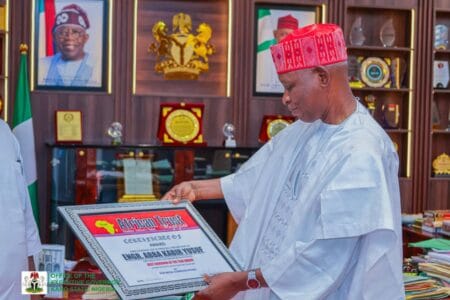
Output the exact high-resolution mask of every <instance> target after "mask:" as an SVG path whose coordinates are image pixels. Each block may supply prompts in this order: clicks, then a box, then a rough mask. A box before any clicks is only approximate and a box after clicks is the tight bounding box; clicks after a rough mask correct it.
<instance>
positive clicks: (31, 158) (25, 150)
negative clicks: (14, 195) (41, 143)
mask: <svg viewBox="0 0 450 300" xmlns="http://www.w3.org/2000/svg"><path fill="white" fill-rule="evenodd" d="M25 47H26V46H25V45H21V47H20V48H21V49H20V51H21V55H20V68H19V78H18V80H17V91H16V99H15V101H14V113H13V124H12V125H13V133H14V135H15V136H16V138H17V140H18V141H19V144H20V150H21V153H22V159H23V165H24V173H25V179H26V182H27V185H28V192H29V193H30V199H31V206H32V207H33V214H34V218H35V220H36V224H37V225H38V226H39V205H38V199H37V173H36V152H35V148H34V131H33V119H32V117H31V101H30V85H29V83H28V66H27V51H26V50H25Z"/></svg>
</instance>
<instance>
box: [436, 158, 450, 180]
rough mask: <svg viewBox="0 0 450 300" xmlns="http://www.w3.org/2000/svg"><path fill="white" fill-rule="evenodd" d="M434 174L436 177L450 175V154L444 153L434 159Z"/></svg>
mask: <svg viewBox="0 0 450 300" xmlns="http://www.w3.org/2000/svg"><path fill="white" fill-rule="evenodd" d="M433 175H434V176H435V177H450V156H448V155H447V154H446V153H442V154H441V155H439V156H438V157H436V158H435V159H434V160H433Z"/></svg>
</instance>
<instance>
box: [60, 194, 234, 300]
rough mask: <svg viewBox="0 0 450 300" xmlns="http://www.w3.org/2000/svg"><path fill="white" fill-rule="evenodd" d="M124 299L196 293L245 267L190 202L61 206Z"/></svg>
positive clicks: (79, 236) (72, 227) (68, 221)
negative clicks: (209, 279)
mask: <svg viewBox="0 0 450 300" xmlns="http://www.w3.org/2000/svg"><path fill="white" fill-rule="evenodd" d="M58 210H59V212H60V213H61V214H62V215H63V217H64V218H65V220H66V221H67V223H68V224H69V226H70V227H71V229H72V230H73V231H74V232H75V234H76V235H77V236H78V238H79V239H80V240H81V242H82V243H83V245H84V246H85V247H86V249H87V250H88V252H89V254H90V255H91V256H92V258H93V259H94V260H95V262H96V263H97V264H98V266H99V267H100V269H101V270H102V271H103V273H104V274H105V276H106V277H107V278H108V280H109V282H110V283H111V285H112V286H113V288H114V289H115V290H116V292H117V293H118V294H119V296H120V298H121V299H124V300H127V299H144V298H145V299H148V298H152V297H163V296H168V295H174V294H180V293H187V292H194V291H198V290H200V289H202V288H204V287H205V286H206V285H207V284H206V282H205V281H204V279H203V275H204V274H217V273H222V272H234V271H240V270H241V269H240V266H239V265H238V263H237V262H236V260H235V259H234V258H233V257H232V256H231V254H230V253H229V251H228V249H227V248H226V246H225V245H224V244H223V243H222V241H221V240H220V239H219V238H218V237H217V235H216V234H215V233H214V232H213V230H212V229H211V228H210V227H209V225H208V224H207V223H206V222H205V221H204V219H203V218H202V217H201V216H200V214H199V213H198V212H197V210H196V209H195V208H194V207H193V206H192V204H191V203H190V202H188V201H182V202H181V203H180V204H178V205H173V204H172V203H170V202H169V201H157V202H147V203H142V202H135V203H116V204H96V205H76V206H60V207H59V208H58Z"/></svg>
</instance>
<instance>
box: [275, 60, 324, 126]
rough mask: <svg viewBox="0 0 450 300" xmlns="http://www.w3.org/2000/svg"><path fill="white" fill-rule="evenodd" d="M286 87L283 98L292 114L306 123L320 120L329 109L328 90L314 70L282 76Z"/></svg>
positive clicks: (282, 81)
mask: <svg viewBox="0 0 450 300" xmlns="http://www.w3.org/2000/svg"><path fill="white" fill-rule="evenodd" d="M279 79H280V81H281V83H282V84H283V86H284V89H285V90H284V94H283V97H282V98H281V99H282V101H283V104H284V105H285V106H286V107H287V108H288V109H289V111H290V112H291V114H292V115H293V116H295V117H297V118H298V119H300V120H302V121H304V122H308V123H310V122H314V121H316V120H318V119H320V118H321V117H322V116H323V115H324V113H325V112H326V109H327V105H328V104H327V101H328V100H327V99H328V97H327V90H326V88H325V87H323V86H321V84H320V78H319V75H318V73H317V72H315V71H313V69H304V70H298V71H294V72H289V73H285V74H280V75H279Z"/></svg>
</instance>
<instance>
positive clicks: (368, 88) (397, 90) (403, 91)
mask: <svg viewBox="0 0 450 300" xmlns="http://www.w3.org/2000/svg"><path fill="white" fill-rule="evenodd" d="M352 90H353V91H362V92H364V91H367V92H397V93H408V92H411V91H412V90H410V89H408V88H401V89H393V88H371V87H364V88H352ZM449 91H450V90H449Z"/></svg>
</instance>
